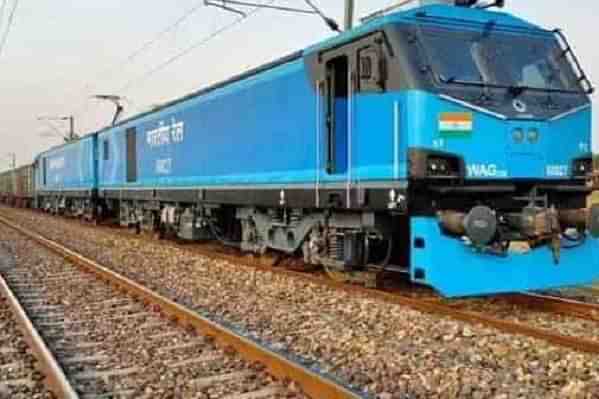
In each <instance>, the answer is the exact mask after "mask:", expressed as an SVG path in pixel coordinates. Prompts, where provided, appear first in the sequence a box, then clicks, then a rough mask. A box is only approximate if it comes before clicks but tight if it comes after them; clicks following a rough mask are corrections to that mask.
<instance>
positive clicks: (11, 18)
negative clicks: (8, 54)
mask: <svg viewBox="0 0 599 399" xmlns="http://www.w3.org/2000/svg"><path fill="white" fill-rule="evenodd" d="M18 5H19V0H15V2H14V4H13V6H12V9H11V10H10V15H9V16H8V22H7V24H6V29H5V30H4V35H3V36H2V40H1V41H0V56H1V55H2V51H3V50H4V48H5V47H6V42H7V41H8V34H9V33H10V28H11V27H12V25H13V21H14V18H15V14H16V12H17V7H18Z"/></svg>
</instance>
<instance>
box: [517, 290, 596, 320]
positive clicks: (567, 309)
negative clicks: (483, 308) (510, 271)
mask: <svg viewBox="0 0 599 399" xmlns="http://www.w3.org/2000/svg"><path fill="white" fill-rule="evenodd" d="M508 299H509V300H510V301H511V302H514V303H517V304H521V305H524V306H529V307H531V308H535V309H539V310H541V311H544V312H551V313H557V314H561V315H564V316H571V317H577V318H580V319H584V320H590V321H596V322H599V304H596V303H587V302H581V301H577V300H574V299H568V298H561V297H557V296H553V295H540V294H530V293H524V294H517V295H511V296H510V297H508Z"/></svg>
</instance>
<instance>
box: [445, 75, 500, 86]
mask: <svg viewBox="0 0 599 399" xmlns="http://www.w3.org/2000/svg"><path fill="white" fill-rule="evenodd" d="M439 79H440V80H441V82H443V83H445V84H452V83H453V84H458V85H464V86H477V87H492V86H490V85H489V84H487V83H485V82H483V81H478V82H477V81H475V80H461V79H458V78H457V77H455V76H451V77H449V78H446V77H444V76H439Z"/></svg>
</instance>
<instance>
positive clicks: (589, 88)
mask: <svg viewBox="0 0 599 399" xmlns="http://www.w3.org/2000/svg"><path fill="white" fill-rule="evenodd" d="M553 33H554V34H555V35H556V37H557V38H558V41H559V42H560V44H561V45H562V46H560V47H562V50H563V54H564V55H568V54H569V55H570V57H571V58H570V62H571V63H572V64H573V65H574V66H575V67H576V72H577V73H578V83H580V84H581V86H583V87H582V88H583V89H584V91H585V92H586V93H587V94H593V93H594V92H595V88H594V87H593V84H592V83H591V81H590V80H589V78H588V76H587V74H586V73H585V71H584V69H583V68H582V65H581V64H580V61H579V60H578V57H577V56H576V53H574V49H573V48H572V46H571V45H570V43H569V42H568V38H567V37H566V35H565V34H564V33H563V32H562V30H561V29H559V28H556V29H554V30H553ZM585 85H586V87H584V86H585Z"/></svg>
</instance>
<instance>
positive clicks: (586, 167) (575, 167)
mask: <svg viewBox="0 0 599 399" xmlns="http://www.w3.org/2000/svg"><path fill="white" fill-rule="evenodd" d="M592 172H593V159H592V158H587V157H585V158H578V159H575V160H574V161H572V175H573V176H574V177H586V176H587V175H589V174H590V173H592Z"/></svg>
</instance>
